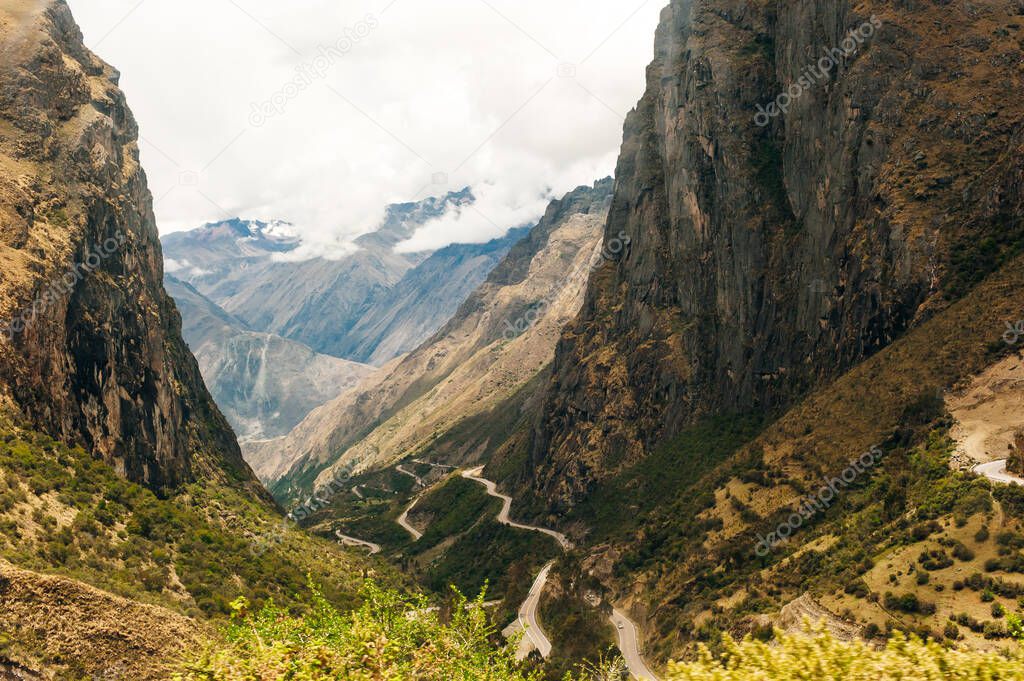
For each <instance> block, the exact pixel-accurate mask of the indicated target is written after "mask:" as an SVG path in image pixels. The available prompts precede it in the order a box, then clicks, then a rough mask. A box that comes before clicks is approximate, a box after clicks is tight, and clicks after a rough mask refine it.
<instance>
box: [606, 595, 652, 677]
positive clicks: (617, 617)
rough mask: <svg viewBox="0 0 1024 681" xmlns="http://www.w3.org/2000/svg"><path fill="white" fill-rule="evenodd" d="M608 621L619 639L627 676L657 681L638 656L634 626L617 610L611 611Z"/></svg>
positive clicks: (636, 631)
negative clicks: (627, 670) (609, 620)
mask: <svg viewBox="0 0 1024 681" xmlns="http://www.w3.org/2000/svg"><path fill="white" fill-rule="evenodd" d="M610 619H611V622H612V626H614V627H615V633H616V635H617V636H618V638H619V652H621V653H622V658H623V659H624V660H625V661H626V667H628V668H629V675H630V676H631V677H633V678H634V679H642V680H643V681H658V677H657V676H655V675H654V672H652V671H651V670H650V669H649V668H648V667H647V663H646V662H644V658H643V657H642V656H641V655H640V632H639V630H638V629H637V626H636V624H634V623H633V621H632V620H630V619H629V618H628V617H626V615H625V613H623V612H622V611H620V610H618V609H613V610H612V616H611V618H610Z"/></svg>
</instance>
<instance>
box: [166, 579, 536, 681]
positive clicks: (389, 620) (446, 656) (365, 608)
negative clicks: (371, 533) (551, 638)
mask: <svg viewBox="0 0 1024 681" xmlns="http://www.w3.org/2000/svg"><path fill="white" fill-rule="evenodd" d="M313 595H314V598H313V605H312V607H311V608H310V611H309V612H308V613H307V614H306V615H304V616H302V617H294V616H292V615H290V614H289V613H288V612H287V611H285V610H283V609H281V608H279V607H277V606H275V605H273V604H272V603H271V604H268V605H267V606H265V607H264V608H263V609H262V610H260V611H259V612H257V613H254V614H253V613H249V612H247V604H246V602H245V601H243V600H240V601H238V602H236V605H235V607H236V615H235V617H233V619H232V623H231V625H230V626H229V627H228V628H227V630H226V632H225V634H224V639H223V640H222V641H220V642H218V643H216V644H212V645H211V646H210V647H209V648H208V649H207V650H205V651H203V652H201V653H200V654H198V655H197V656H196V657H195V658H194V659H190V660H188V661H187V662H185V663H184V664H182V665H181V666H180V668H179V671H178V672H177V673H176V675H175V676H174V678H175V679H176V681H199V680H204V681H236V680H237V681H277V680H278V679H290V680H293V681H326V680H327V679H346V680H348V679H351V680H353V681H363V680H365V681H369V680H371V679H372V680H374V681H378V680H385V679H386V680H392V679H393V680H395V681H398V680H400V679H426V680H428V681H434V680H436V681H471V680H472V681H477V680H479V679H490V680H491V681H513V680H515V681H536V680H537V679H539V676H537V675H535V674H527V673H525V672H523V671H521V670H520V668H519V665H518V663H516V661H515V658H514V652H515V651H514V648H512V647H510V646H507V645H502V646H497V645H495V644H494V642H493V641H494V636H495V630H494V627H492V626H491V625H490V624H489V623H488V621H487V614H486V613H485V612H484V609H483V608H482V607H479V605H480V604H481V603H482V600H479V599H478V601H477V602H476V603H472V604H471V603H467V602H466V600H465V599H464V598H461V597H460V600H459V601H458V602H457V603H456V604H455V607H454V608H453V610H452V613H451V616H450V619H449V621H448V622H447V623H442V622H441V621H440V619H439V617H438V615H437V613H436V612H435V611H430V610H427V608H426V603H425V601H424V600H422V599H415V600H409V599H406V598H403V597H402V596H400V595H399V594H398V593H396V592H394V591H387V590H383V589H381V588H379V587H378V586H376V585H375V584H373V583H367V584H366V585H365V586H364V588H363V591H362V596H363V598H364V602H363V605H362V607H361V608H359V609H358V610H355V611H353V612H350V613H340V612H338V611H337V610H336V609H335V608H334V607H333V606H331V605H330V604H329V603H328V602H327V601H326V600H324V598H323V597H322V596H321V595H320V594H319V593H318V592H317V591H316V590H314V594H313ZM481 598H482V597H481Z"/></svg>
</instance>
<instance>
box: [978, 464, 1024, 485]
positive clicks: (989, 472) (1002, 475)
mask: <svg viewBox="0 0 1024 681" xmlns="http://www.w3.org/2000/svg"><path fill="white" fill-rule="evenodd" d="M971 470H972V471H974V472H975V473H977V474H978V475H984V476H985V477H986V478H988V479H989V480H991V481H992V482H1001V483H1004V484H1007V485H1024V478H1021V477H1019V476H1017V475H1014V474H1013V473H1007V472H1006V459H1000V460H999V461H989V462H988V463H979V464H978V465H977V466H975V467H974V468H972V469H971Z"/></svg>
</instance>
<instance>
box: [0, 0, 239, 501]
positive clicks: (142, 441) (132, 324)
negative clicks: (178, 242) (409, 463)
mask: <svg viewBox="0 0 1024 681" xmlns="http://www.w3.org/2000/svg"><path fill="white" fill-rule="evenodd" d="M0 32H2V43H0V62H2V68H0V319H3V320H5V326H4V327H3V328H4V330H5V331H6V333H4V334H2V335H0V346H2V347H3V351H2V353H0V393H2V399H3V401H4V404H5V405H6V408H7V410H8V411H12V412H14V415H15V417H16V418H18V419H25V420H27V421H28V423H29V424H30V425H31V426H33V427H35V428H38V429H39V430H42V431H45V432H48V433H51V434H53V435H55V436H58V437H60V438H61V439H63V440H66V441H73V442H77V443H81V444H82V445H84V446H85V447H86V448H87V449H90V450H92V451H93V452H95V453H96V454H97V455H99V456H102V457H103V458H104V459H105V460H106V461H108V462H109V463H111V464H112V465H113V466H114V467H115V468H116V469H117V470H118V471H120V472H121V473H122V474H123V475H125V476H127V477H128V478H130V479H131V480H133V481H138V482H142V483H144V484H146V485H148V486H149V487H151V488H154V489H160V488H163V487H173V486H176V485H178V484H180V483H183V482H187V481H190V480H193V479H196V478H198V477H203V476H211V477H219V478H223V477H224V475H225V473H226V474H227V476H228V477H231V478H235V479H237V480H239V481H243V482H248V481H251V480H252V477H251V472H250V470H249V468H248V466H246V464H245V463H244V462H243V461H242V458H241V454H240V452H239V449H238V445H237V443H236V442H235V438H234V435H233V434H232V432H231V429H230V427H229V426H228V425H227V423H226V422H225V421H224V419H223V417H222V416H221V414H220V412H219V411H218V410H217V407H216V406H215V405H214V403H213V401H212V400H211V398H210V396H209V394H208V393H207V391H206V388H205V387H204V386H203V381H202V378H201V377H200V375H199V369H198V367H197V366H196V362H195V360H194V359H193V358H192V356H191V355H190V354H189V352H188V349H187V348H186V347H185V344H184V343H183V342H182V340H181V331H180V325H181V320H180V317H179V315H178V312H177V311H176V310H175V307H174V304H173V302H172V301H171V299H170V298H169V297H168V296H167V295H166V293H165V292H164V289H163V285H162V277H163V263H162V258H161V253H160V243H159V240H158V238H157V230H156V226H155V223H154V217H153V211H152V197H151V194H150V192H149V189H148V188H147V186H146V179H145V175H144V173H143V171H142V169H141V168H140V167H139V160H138V148H137V144H136V139H137V134H138V131H137V127H136V124H135V121H134V119H133V118H132V115H131V113H130V112H129V110H128V108H127V107H126V105H125V99H124V95H123V94H122V93H121V91H120V90H119V89H118V87H117V80H118V74H117V72H116V71H115V70H114V69H113V68H111V67H110V66H108V65H106V64H104V63H103V62H101V61H100V60H99V59H98V58H97V57H96V56H94V55H93V54H92V53H90V52H89V51H88V50H86V49H85V48H84V47H83V44H82V36H81V34H80V32H79V30H78V27H77V26H76V25H75V23H74V20H73V19H72V17H71V13H70V11H69V9H68V7H67V5H66V4H65V3H64V2H63V0H53V1H50V2H28V1H27V0H9V1H7V2H4V3H3V4H2V5H0Z"/></svg>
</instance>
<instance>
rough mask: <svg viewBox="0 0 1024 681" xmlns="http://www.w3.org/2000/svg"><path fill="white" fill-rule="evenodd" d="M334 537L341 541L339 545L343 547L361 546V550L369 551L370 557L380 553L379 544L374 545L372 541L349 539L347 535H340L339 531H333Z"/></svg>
mask: <svg viewBox="0 0 1024 681" xmlns="http://www.w3.org/2000/svg"><path fill="white" fill-rule="evenodd" d="M334 536H335V537H337V538H338V539H339V540H341V543H342V544H344V545H345V546H362V547H363V548H366V549H370V555H371V556H372V555H373V554H375V553H380V544H374V543H373V542H372V541H366V540H363V539H356V538H355V537H349V536H348V535H345V534H342V533H341V530H335V531H334Z"/></svg>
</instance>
